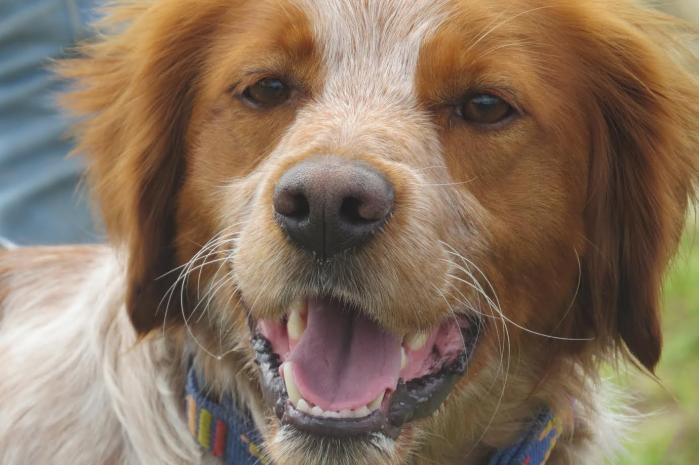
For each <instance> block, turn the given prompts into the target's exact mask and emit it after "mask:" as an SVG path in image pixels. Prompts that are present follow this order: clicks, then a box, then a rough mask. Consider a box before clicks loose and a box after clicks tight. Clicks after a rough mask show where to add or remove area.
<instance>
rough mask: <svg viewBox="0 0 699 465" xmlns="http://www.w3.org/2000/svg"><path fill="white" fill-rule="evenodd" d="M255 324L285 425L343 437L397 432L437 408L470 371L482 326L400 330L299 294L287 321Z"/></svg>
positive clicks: (268, 387)
mask: <svg viewBox="0 0 699 465" xmlns="http://www.w3.org/2000/svg"><path fill="white" fill-rule="evenodd" d="M251 325H252V330H253V334H254V336H253V348H254V350H255V352H256V358H257V362H258V364H259V366H260V370H261V384H262V388H263V391H264V394H265V398H266V400H267V402H268V403H270V405H272V406H274V410H275V413H276V415H277V417H278V418H279V419H280V420H281V422H282V424H285V425H292V426H293V427H295V428H297V429H299V430H302V431H305V432H308V433H311V434H316V435H321V436H340V437H345V436H355V435H360V434H367V433H376V432H381V433H384V434H386V435H387V436H390V437H396V436H397V435H398V433H399V432H400V428H401V426H402V425H403V424H405V423H406V422H409V421H412V420H414V419H418V418H424V417H427V416H429V415H432V414H433V413H434V411H435V410H436V409H437V408H438V407H439V406H440V404H441V403H442V402H443V401H444V399H445V398H446V397H447V395H448V394H449V392H450V391H451V389H452V387H453V385H454V383H455V382H456V380H457V379H458V378H459V377H460V375H462V374H463V373H464V372H465V370H466V367H467V365H468V361H469V360H470V358H471V355H472V353H473V351H474V348H475V346H476V340H477V337H478V332H479V328H480V325H479V323H478V321H477V320H475V319H469V318H466V317H464V318H454V317H450V318H448V319H446V320H444V322H442V323H441V324H439V325H437V326H436V327H434V328H433V329H432V330H430V331H424V332H415V333H413V334H408V335H405V336H403V337H400V336H397V335H395V334H393V333H391V332H389V331H387V330H385V329H384V328H382V327H381V326H380V325H378V324H377V323H376V322H374V321H373V320H372V319H370V318H369V317H367V316H366V315H365V314H364V313H363V312H361V311H358V310H357V309H356V308H353V307H351V306H349V305H345V304H343V303H341V302H339V301H337V300H335V299H330V298H309V299H303V300H299V301H298V302H296V303H294V304H293V305H292V306H291V308H289V311H288V313H287V315H286V316H285V317H284V319H283V320H280V321H273V320H258V321H253V320H251Z"/></svg>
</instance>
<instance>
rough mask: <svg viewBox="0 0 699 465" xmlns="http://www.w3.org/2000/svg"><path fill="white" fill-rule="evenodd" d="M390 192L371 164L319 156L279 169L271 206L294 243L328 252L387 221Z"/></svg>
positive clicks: (353, 243)
mask: <svg viewBox="0 0 699 465" xmlns="http://www.w3.org/2000/svg"><path fill="white" fill-rule="evenodd" d="M394 197H395V194H394V190H393V186H392V185H391V183H390V182H389V181H388V180H387V179H386V178H385V177H384V176H383V175H381V173H379V172H378V171H376V170H374V169H373V168H371V167H370V166H368V165H366V164H363V163H361V162H357V161H353V160H346V159H344V158H341V157H334V156H319V157H314V158H311V159H308V160H305V161H302V162H301V163H299V164H297V165H294V166H292V167H291V168H290V169H289V170H288V171H287V172H286V173H284V174H283V175H282V177H281V178H280V179H279V182H278V184H277V186H276V188H275V191H274V211H275V216H276V219H277V222H278V223H279V225H280V226H281V227H282V229H283V230H284V231H285V232H286V234H287V235H288V236H289V238H290V239H291V240H292V241H293V242H294V243H295V244H296V245H297V246H299V247H300V248H302V249H304V250H306V251H309V252H312V253H314V254H315V255H316V256H318V257H319V258H329V257H331V256H333V255H335V254H337V253H339V252H342V251H344V250H347V249H349V248H352V247H357V246H360V245H362V244H365V243H366V242H368V241H369V240H370V239H371V238H372V237H373V236H374V235H375V234H376V233H377V232H378V230H379V229H380V228H381V227H382V226H383V225H384V224H385V223H386V222H387V221H388V218H389V216H390V214H391V211H392V210H393V204H394Z"/></svg>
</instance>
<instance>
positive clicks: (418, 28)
mask: <svg viewBox="0 0 699 465" xmlns="http://www.w3.org/2000/svg"><path fill="white" fill-rule="evenodd" d="M296 3H297V4H299V6H300V8H302V10H303V11H305V12H306V13H307V14H308V16H309V20H310V22H311V27H312V29H313V33H314V35H315V41H316V44H317V46H318V47H319V49H320V51H321V55H322V57H323V64H324V65H325V69H326V72H327V74H326V76H325V79H324V83H323V85H324V87H323V92H322V95H320V96H319V98H318V104H319V105H317V106H316V105H313V106H314V107H315V108H316V109H320V108H322V111H323V113H324V114H325V116H326V117H327V118H328V119H329V120H330V121H332V122H334V123H336V124H335V127H336V128H337V129H339V130H336V131H332V133H333V136H334V137H333V138H334V139H335V140H334V141H332V142H334V145H338V146H344V145H346V144H347V143H348V142H349V141H351V140H353V139H354V138H355V137H357V135H358V134H361V133H363V132H366V131H365V129H366V127H367V125H371V124H372V123H373V124H376V121H375V120H374V119H373V115H376V114H383V115H386V114H390V113H392V112H394V111H396V110H397V111H400V110H405V109H415V107H416V101H417V100H416V90H415V76H416V71H417V63H418V58H419V54H420V50H421V46H422V44H423V43H424V42H425V40H426V39H427V38H429V37H430V35H431V34H432V33H434V32H435V30H436V29H437V28H438V27H439V25H440V24H442V22H443V21H444V20H445V18H446V16H447V14H446V3H445V2H444V1H442V0H436V1H434V0H416V1H410V2H405V1H399V0H367V1H361V2H360V1H344V0H327V1H322V2H317V1H313V0H296ZM364 123H367V124H364Z"/></svg>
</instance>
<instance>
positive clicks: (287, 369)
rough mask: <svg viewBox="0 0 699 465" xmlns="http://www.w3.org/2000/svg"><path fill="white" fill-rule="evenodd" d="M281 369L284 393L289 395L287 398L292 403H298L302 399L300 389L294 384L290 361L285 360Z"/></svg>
mask: <svg viewBox="0 0 699 465" xmlns="http://www.w3.org/2000/svg"><path fill="white" fill-rule="evenodd" d="M282 370H283V371H284V384H285V385H286V393H287V394H288V395H289V400H290V401H291V403H292V404H294V405H298V403H299V401H300V400H303V399H302V398H301V391H299V388H298V387H297V386H296V381H295V380H294V371H293V370H292V369H291V363H289V362H287V363H285V364H284V365H282ZM309 409H310V407H309Z"/></svg>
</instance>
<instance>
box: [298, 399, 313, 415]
mask: <svg viewBox="0 0 699 465" xmlns="http://www.w3.org/2000/svg"><path fill="white" fill-rule="evenodd" d="M313 408H316V407H313ZM296 409H297V410H300V411H301V412H303V413H312V412H313V409H312V408H311V406H310V404H309V403H308V402H306V399H299V401H298V403H297V404H296Z"/></svg>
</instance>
